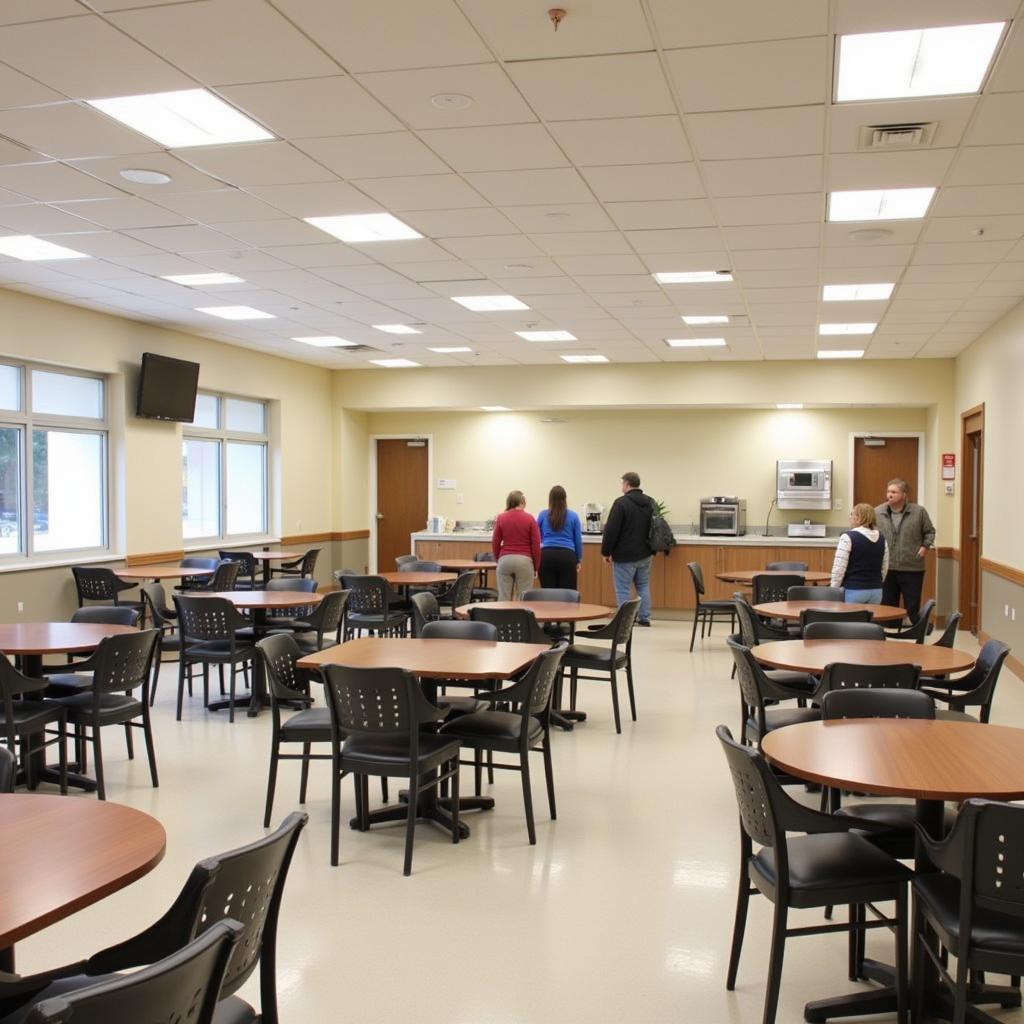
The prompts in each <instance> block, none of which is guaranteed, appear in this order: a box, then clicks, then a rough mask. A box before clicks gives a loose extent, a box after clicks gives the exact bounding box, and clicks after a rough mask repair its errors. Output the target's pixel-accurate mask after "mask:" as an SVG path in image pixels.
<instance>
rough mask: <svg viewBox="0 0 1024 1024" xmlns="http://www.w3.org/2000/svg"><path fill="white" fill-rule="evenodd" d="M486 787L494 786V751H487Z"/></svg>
mask: <svg viewBox="0 0 1024 1024" xmlns="http://www.w3.org/2000/svg"><path fill="white" fill-rule="evenodd" d="M487 785H488V786H493V785H494V751H493V750H488V751H487Z"/></svg>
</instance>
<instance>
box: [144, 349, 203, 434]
mask: <svg viewBox="0 0 1024 1024" xmlns="http://www.w3.org/2000/svg"><path fill="white" fill-rule="evenodd" d="M198 386H199V364H198V363H188V362H186V361H185V360H184V359H171V358H170V357H169V356H158V355H156V354H154V353H153V352H143V353H142V371H141V373H140V374H139V402H138V410H137V411H138V415H139V416H143V417H145V418H146V419H152V420H171V421H173V422H176V423H191V422H192V420H193V418H194V417H195V414H196V388H197V387H198Z"/></svg>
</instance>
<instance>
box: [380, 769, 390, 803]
mask: <svg viewBox="0 0 1024 1024" xmlns="http://www.w3.org/2000/svg"><path fill="white" fill-rule="evenodd" d="M380 798H381V800H383V801H384V803H387V802H388V777H387V776H386V775H382V776H381V777H380Z"/></svg>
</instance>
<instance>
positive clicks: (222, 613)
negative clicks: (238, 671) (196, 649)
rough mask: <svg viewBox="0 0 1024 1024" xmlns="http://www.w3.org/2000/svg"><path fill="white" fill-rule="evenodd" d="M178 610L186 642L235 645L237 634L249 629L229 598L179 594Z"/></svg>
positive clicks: (245, 620)
mask: <svg viewBox="0 0 1024 1024" xmlns="http://www.w3.org/2000/svg"><path fill="white" fill-rule="evenodd" d="M174 606H175V608H177V609H178V629H179V630H180V632H181V635H182V637H183V638H185V639H186V640H198V641H207V640H228V641H231V642H233V641H234V638H235V630H236V629H242V628H243V627H245V626H248V625H249V621H248V619H246V618H245V616H244V615H241V614H240V613H239V611H238V609H237V608H236V607H235V606H234V605H233V604H232V603H231V602H230V601H229V600H228V599H227V598H226V597H189V596H187V595H186V594H175V595H174Z"/></svg>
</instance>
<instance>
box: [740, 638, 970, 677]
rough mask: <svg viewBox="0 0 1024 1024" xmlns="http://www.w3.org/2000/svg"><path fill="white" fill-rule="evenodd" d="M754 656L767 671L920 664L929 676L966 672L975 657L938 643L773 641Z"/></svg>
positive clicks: (753, 651) (755, 650)
mask: <svg viewBox="0 0 1024 1024" xmlns="http://www.w3.org/2000/svg"><path fill="white" fill-rule="evenodd" d="M750 650H751V654H753V655H754V658H755V659H756V660H757V661H758V662H759V663H760V664H761V665H764V666H765V667H766V668H783V669H791V670H792V671H794V672H808V673H811V674H812V675H820V674H821V673H822V672H823V671H824V670H825V666H826V665H832V664H836V663H840V664H845V665H919V666H920V667H921V673H922V674H923V675H928V676H943V675H949V674H950V673H952V672H965V671H966V670H967V669H969V668H971V667H972V666H973V665H974V660H975V659H974V655H972V654H968V653H967V652H966V651H958V650H956V649H955V648H952V647H939V646H938V645H936V644H915V643H911V642H909V641H905V640H772V641H770V642H769V643H764V644H758V645H757V646H756V647H752V648H751V649H750Z"/></svg>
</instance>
